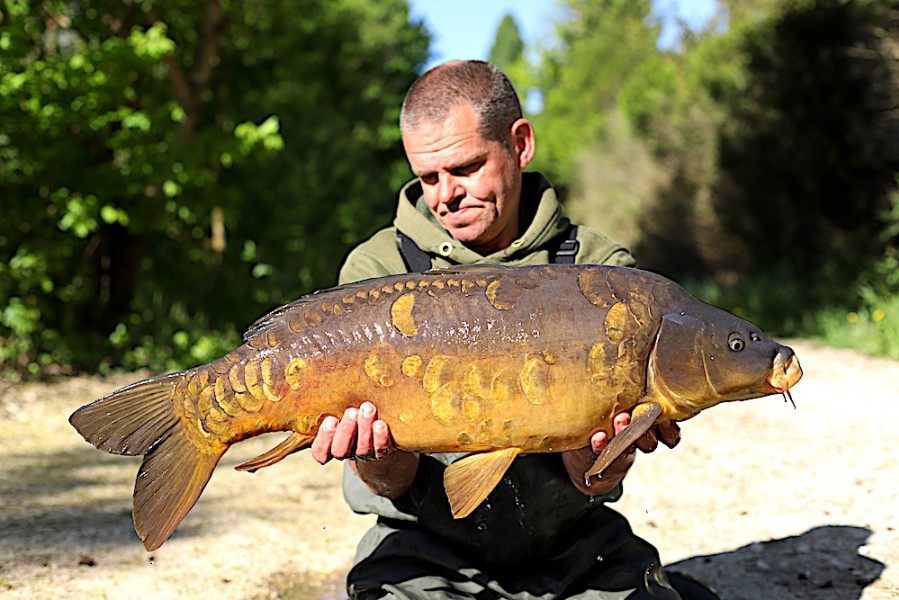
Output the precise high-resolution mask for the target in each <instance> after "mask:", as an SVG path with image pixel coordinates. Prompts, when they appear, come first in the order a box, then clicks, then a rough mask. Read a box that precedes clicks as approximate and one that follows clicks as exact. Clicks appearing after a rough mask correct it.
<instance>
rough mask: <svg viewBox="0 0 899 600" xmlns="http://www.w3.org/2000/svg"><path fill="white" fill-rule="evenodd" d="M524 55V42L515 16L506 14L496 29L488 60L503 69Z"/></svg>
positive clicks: (512, 64)
mask: <svg viewBox="0 0 899 600" xmlns="http://www.w3.org/2000/svg"><path fill="white" fill-rule="evenodd" d="M523 56H524V42H523V41H521V33H520V32H519V30H518V23H516V22H515V17H513V16H512V15H511V14H507V15H506V16H504V17H503V20H502V21H500V24H499V27H497V29H496V36H495V38H494V40H493V45H492V46H491V47H490V57H489V59H488V60H489V61H490V62H491V63H493V64H494V65H496V66H497V67H499V68H500V69H502V70H503V71H505V70H507V69H509V68H510V67H513V66H514V65H515V64H516V63H517V62H518V61H519V60H521V59H522V57H523Z"/></svg>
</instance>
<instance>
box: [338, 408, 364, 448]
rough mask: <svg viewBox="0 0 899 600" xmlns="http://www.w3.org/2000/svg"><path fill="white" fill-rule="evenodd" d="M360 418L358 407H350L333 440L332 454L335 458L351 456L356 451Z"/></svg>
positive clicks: (341, 420) (344, 414)
mask: <svg viewBox="0 0 899 600" xmlns="http://www.w3.org/2000/svg"><path fill="white" fill-rule="evenodd" d="M358 418H359V409H358V408H348V409H346V412H344V413H343V418H342V419H340V423H338V424H337V430H336V431H335V432H334V440H333V441H332V442H331V455H332V456H334V458H350V457H352V456H353V455H354V454H355V453H356V452H355V450H356V421H357V419H358Z"/></svg>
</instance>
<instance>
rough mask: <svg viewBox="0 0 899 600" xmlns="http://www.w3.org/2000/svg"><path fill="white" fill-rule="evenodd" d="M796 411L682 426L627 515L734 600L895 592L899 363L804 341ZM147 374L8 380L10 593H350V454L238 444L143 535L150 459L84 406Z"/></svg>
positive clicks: (775, 406)
mask: <svg viewBox="0 0 899 600" xmlns="http://www.w3.org/2000/svg"><path fill="white" fill-rule="evenodd" d="M793 346H794V347H795V349H796V350H797V353H798V354H799V356H800V358H801V360H802V365H803V368H804V371H805V378H804V380H803V381H802V382H801V383H800V384H799V385H798V386H797V387H796V389H795V391H794V398H795V399H796V403H797V405H798V409H797V410H793V408H792V407H791V406H790V405H789V404H785V403H784V401H783V399H782V398H780V397H769V398H765V399H760V400H755V401H752V402H745V403H735V404H731V405H723V406H721V407H717V408H715V409H712V410H710V411H707V412H705V413H703V414H702V415H700V416H699V417H698V418H696V419H694V420H692V421H689V422H686V423H683V424H682V430H683V442H682V443H681V445H680V446H678V447H677V448H676V449H674V450H668V449H664V448H663V449H660V450H659V451H657V452H655V453H654V454H652V455H650V456H641V457H640V458H639V459H638V461H637V464H636V466H635V467H634V469H633V471H632V473H631V474H630V475H629V477H628V480H627V482H626V493H625V498H624V499H623V500H622V501H621V502H619V503H617V504H616V505H615V506H616V508H617V510H619V511H621V512H623V513H624V514H625V515H627V516H628V517H629V519H630V521H631V523H632V525H633V527H634V529H635V530H636V531H637V532H638V533H639V534H640V535H642V536H643V537H645V538H646V539H648V540H650V541H652V542H653V543H654V544H656V545H657V546H658V548H659V550H660V552H661V554H662V558H663V560H664V561H665V562H666V563H668V564H670V565H673V566H674V568H675V569H676V570H680V571H682V572H686V573H689V574H692V575H695V576H698V577H700V578H702V579H704V580H705V581H707V582H709V583H710V584H712V585H713V586H714V587H715V588H716V589H717V590H718V592H719V593H720V594H721V597H722V598H725V599H733V600H740V599H747V600H749V599H759V600H761V599H770V598H797V599H801V600H812V599H858V598H860V599H864V600H885V599H892V598H899V566H897V560H896V559H897V555H899V532H897V528H899V518H897V513H899V473H897V469H896V464H897V460H899V459H897V457H899V436H897V434H896V424H897V419H896V417H895V405H896V403H897V401H899V363H897V362H890V361H885V360H877V359H871V358H866V357H862V356H860V355H858V354H855V353H853V352H848V351H841V350H833V349H829V348H823V347H817V346H814V345H811V344H808V343H795V344H793ZM139 377H140V375H131V376H128V377H116V378H111V379H99V378H84V377H78V378H70V379H63V380H59V381H56V382H54V383H52V384H35V383H29V384H24V385H16V386H12V385H9V384H8V383H7V384H4V383H3V382H0V598H3V599H4V600H5V599H6V598H9V599H10V600H12V599H14V598H27V599H29V600H30V599H42V598H48V599H49V598H54V599H69V598H72V599H74V598H78V599H80V598H91V599H103V598H115V599H117V600H118V599H129V598H142V599H143V598H154V599H156V598H158V599H163V598H206V597H212V598H216V597H219V598H229V599H230V598H234V599H266V598H290V599H306V598H318V599H328V600H332V599H337V598H343V597H345V594H344V591H343V587H342V578H343V574H344V572H345V571H346V569H347V568H348V566H349V565H350V561H351V559H352V555H353V551H354V547H355V543H356V541H357V540H358V538H359V537H360V536H361V534H362V533H363V532H364V531H365V529H366V528H367V527H368V526H369V524H370V523H371V518H370V517H363V516H358V515H354V514H352V513H351V512H350V511H349V509H347V508H346V506H345V505H344V503H343V501H342V499H341V495H340V489H339V478H340V465H338V464H331V465H328V466H326V467H320V466H319V465H318V464H316V463H315V462H314V461H312V459H311V457H309V456H308V455H307V454H304V453H301V454H299V455H296V456H294V457H291V458H290V459H289V460H287V461H285V462H283V463H281V464H279V465H277V466H275V467H273V468H270V469H264V470H262V471H260V472H259V473H256V474H254V475H249V474H246V473H238V472H236V471H234V470H233V469H231V468H228V467H232V466H234V465H236V464H238V463H239V462H241V461H242V460H245V459H247V458H249V457H251V456H255V455H256V454H258V453H260V452H262V451H264V450H266V449H268V447H270V446H271V445H273V444H274V442H276V441H277V439H273V438H272V437H270V436H269V437H264V438H256V439H253V440H249V441H247V442H244V443H242V444H239V445H238V446H235V447H234V448H233V449H232V450H231V452H229V454H228V455H227V456H226V457H225V459H224V461H223V463H222V465H220V468H219V469H218V470H217V471H216V473H215V475H214V477H213V478H212V481H211V482H210V484H209V486H208V487H207V489H206V492H205V493H204V495H203V497H202V498H201V499H200V501H199V503H198V504H197V506H196V507H195V508H194V509H193V511H192V512H191V513H190V515H188V517H187V518H186V519H185V521H184V522H183V523H182V524H181V526H180V527H179V528H178V530H177V531H176V532H175V534H174V536H173V537H172V538H171V539H170V540H169V541H168V542H167V543H166V544H165V545H164V546H163V547H162V548H161V549H159V550H157V551H155V552H152V553H148V552H146V551H144V549H143V547H142V546H141V544H140V542H139V540H138V539H137V537H136V535H135V534H134V532H133V530H132V523H131V516H130V500H131V499H130V496H131V488H132V485H133V479H134V476H135V473H136V471H137V467H138V464H139V460H138V459H133V458H124V457H117V456H109V455H106V454H104V453H101V452H98V451H97V450H95V449H93V447H91V446H89V445H88V444H86V443H85V442H84V441H83V440H82V439H81V438H80V437H79V436H78V434H77V433H76V432H75V431H74V430H73V429H72V428H71V427H70V426H69V425H68V423H67V417H68V415H69V413H70V412H71V411H72V410H74V409H75V408H77V407H78V406H80V405H81V404H84V403H86V402H88V401H90V400H92V399H93V398H96V397H99V396H100V395H103V394H105V393H107V392H109V391H111V390H113V389H115V388H116V387H119V386H120V385H123V384H126V383H130V382H131V381H133V380H134V379H136V378H139Z"/></svg>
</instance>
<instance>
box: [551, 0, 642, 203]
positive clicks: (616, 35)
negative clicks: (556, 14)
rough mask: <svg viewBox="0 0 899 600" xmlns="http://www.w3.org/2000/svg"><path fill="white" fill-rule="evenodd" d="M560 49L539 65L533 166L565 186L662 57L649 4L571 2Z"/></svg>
mask: <svg viewBox="0 0 899 600" xmlns="http://www.w3.org/2000/svg"><path fill="white" fill-rule="evenodd" d="M562 6H563V14H562V20H560V21H559V23H558V24H557V30H556V38H557V40H556V43H555V44H554V45H553V46H551V47H550V48H549V49H547V50H546V51H545V52H544V54H543V57H542V64H541V66H540V76H539V87H540V89H541V91H542V93H543V98H544V103H543V112H542V113H541V114H540V115H538V116H536V117H535V121H536V124H537V127H538V131H539V132H540V143H541V149H540V153H539V154H538V156H537V161H536V166H537V167H538V168H540V169H541V170H543V171H545V172H546V173H547V174H548V175H549V176H550V177H551V178H552V179H553V181H554V182H555V183H557V184H559V185H561V186H562V187H564V186H566V185H569V184H571V183H572V182H573V181H574V176H575V172H574V169H575V161H576V157H577V154H578V153H579V152H580V151H581V150H582V149H584V148H589V147H592V146H595V145H596V143H597V142H598V141H599V140H601V138H602V137H603V135H604V131H603V127H604V126H605V124H606V123H607V122H608V118H609V116H610V115H612V114H613V113H614V112H615V110H616V106H617V101H618V94H619V92H620V91H621V90H622V88H623V87H624V86H625V85H626V84H627V81H628V80H629V78H630V77H632V75H633V74H634V73H635V72H636V71H637V70H638V69H639V68H640V66H641V65H642V64H643V63H644V61H646V60H648V59H649V58H651V57H652V56H654V55H655V54H656V53H657V50H656V48H655V40H656V38H657V37H658V26H653V25H649V24H648V23H647V19H648V17H649V15H650V12H651V3H650V2H649V0H638V1H631V0H595V1H591V2H584V1H582V0H566V1H565V2H563V3H562Z"/></svg>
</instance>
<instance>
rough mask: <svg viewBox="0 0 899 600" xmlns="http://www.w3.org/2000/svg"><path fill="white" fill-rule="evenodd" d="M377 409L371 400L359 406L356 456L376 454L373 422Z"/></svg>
mask: <svg viewBox="0 0 899 600" xmlns="http://www.w3.org/2000/svg"><path fill="white" fill-rule="evenodd" d="M376 414H377V409H376V408H375V405H374V404H372V403H371V402H363V403H362V406H360V407H359V418H358V420H357V422H356V424H357V428H356V452H355V454H356V456H361V457H371V456H373V455H374V448H373V443H372V423H373V422H374V420H375V415H376Z"/></svg>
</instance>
